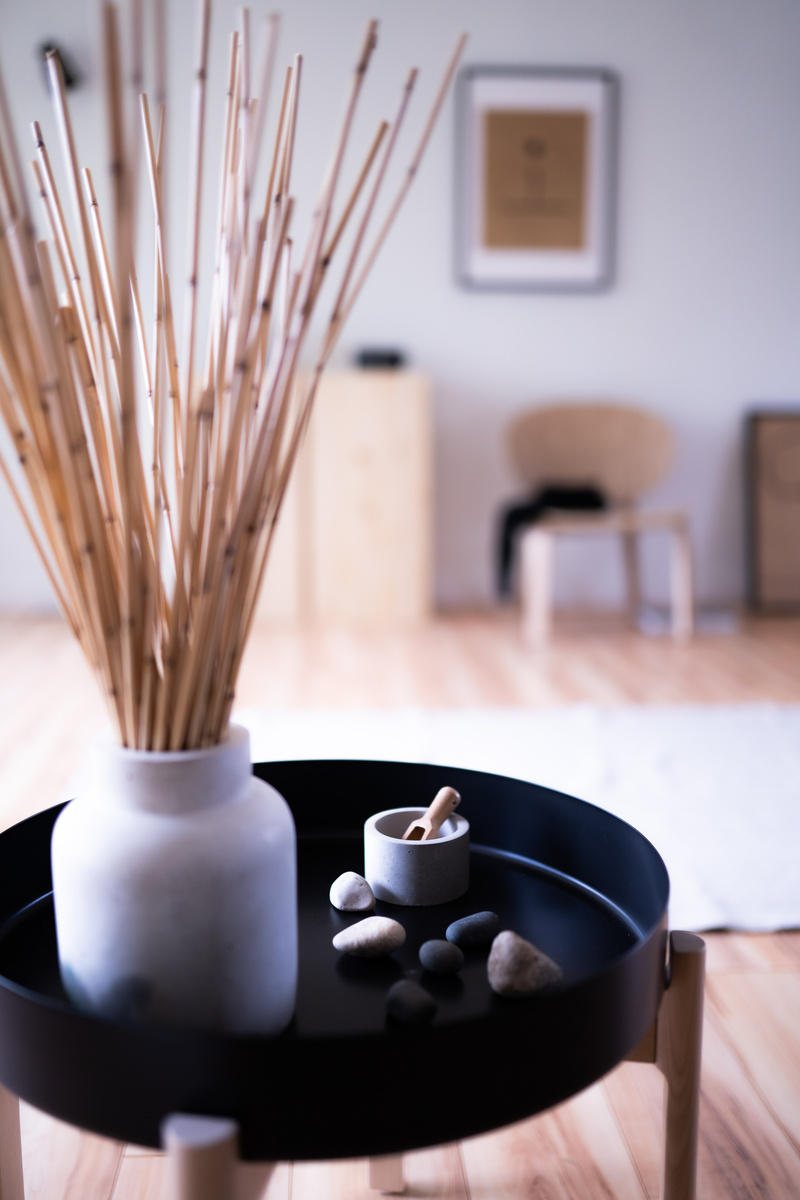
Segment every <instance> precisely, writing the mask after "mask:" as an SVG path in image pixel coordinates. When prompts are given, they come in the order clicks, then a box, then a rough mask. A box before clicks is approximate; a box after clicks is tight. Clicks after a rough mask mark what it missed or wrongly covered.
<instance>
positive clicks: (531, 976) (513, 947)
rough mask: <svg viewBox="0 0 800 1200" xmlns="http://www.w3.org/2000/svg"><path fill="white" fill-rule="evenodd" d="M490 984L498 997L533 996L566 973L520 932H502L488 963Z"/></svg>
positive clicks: (507, 930) (487, 969) (498, 936)
mask: <svg viewBox="0 0 800 1200" xmlns="http://www.w3.org/2000/svg"><path fill="white" fill-rule="evenodd" d="M486 971H487V974H488V976H489V986H490V987H491V989H492V991H493V992H497V994H498V996H529V995H531V993H532V992H538V991H539V990H540V989H541V988H544V987H547V986H548V985H549V984H551V983H556V982H557V981H558V980H559V979H560V978H561V975H562V971H561V967H559V966H558V964H557V963H554V962H553V960H552V958H548V957H547V955H546V954H544V953H543V952H542V951H541V950H539V949H538V948H537V947H536V946H534V945H533V943H532V942H526V941H525V938H521V937H520V936H519V934H516V933H512V931H511V930H510V929H504V930H503V932H502V933H498V935H497V937H496V938H495V939H494V941H493V942H492V948H491V950H490V951H489V960H488V962H487V964H486Z"/></svg>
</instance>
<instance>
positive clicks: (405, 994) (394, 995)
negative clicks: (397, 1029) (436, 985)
mask: <svg viewBox="0 0 800 1200" xmlns="http://www.w3.org/2000/svg"><path fill="white" fill-rule="evenodd" d="M386 1011H387V1012H388V1014H389V1016H390V1017H394V1019H395V1021H402V1023H403V1024H404V1025H425V1024H426V1023H427V1022H428V1021H431V1020H432V1019H433V1016H434V1014H435V1012H436V1001H435V1000H434V998H433V996H432V995H431V994H430V992H426V991H425V988H423V987H420V985H419V984H418V983H414V981H413V979H400V980H398V982H397V983H393V984H392V986H391V987H390V988H389V991H388V992H387V993H386Z"/></svg>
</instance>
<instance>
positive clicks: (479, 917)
mask: <svg viewBox="0 0 800 1200" xmlns="http://www.w3.org/2000/svg"><path fill="white" fill-rule="evenodd" d="M499 932H500V918H499V917H498V915H497V913H493V912H478V913H472V914H471V916H469V917H462V918H461V920H460V921H453V923H452V925H448V926H447V931H446V935H445V936H446V937H447V940H448V942H453V943H454V944H455V945H456V946H461V948H462V949H467V948H470V947H473V946H488V945H489V944H490V943H491V942H492V941H493V939H494V938H495V937H496V936H497V934H498V933H499Z"/></svg>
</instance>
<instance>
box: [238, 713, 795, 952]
mask: <svg viewBox="0 0 800 1200" xmlns="http://www.w3.org/2000/svg"><path fill="white" fill-rule="evenodd" d="M234 719H236V720H238V721H240V722H241V723H242V724H245V725H247V726H248V728H249V729H250V732H251V738H252V753H253V759H254V760H255V761H264V760H268V759H296V758H376V759H390V760H391V759H393V760H400V761H407V762H432V763H444V764H448V765H453V766H460V767H472V768H474V769H477V770H483V771H494V772H497V773H499V774H504V775H511V776H515V777H516V778H518V779H527V780H532V781H533V782H535V783H541V784H545V785H547V786H549V787H554V788H557V789H559V790H560V791H563V792H568V793H569V794H571V795H573V796H579V797H580V798H581V799H583V800H588V801H590V802H591V803H592V804H596V805H598V806H599V807H601V808H604V809H607V810H608V811H609V812H613V813H615V814H616V815H617V816H619V817H622V818H623V819H624V820H625V821H629V822H630V823H631V824H632V825H635V826H636V827H637V828H638V829H640V830H641V831H642V833H644V834H645V836H646V837H648V838H649V839H650V841H651V842H652V843H653V845H654V846H655V847H656V849H657V850H658V851H659V853H660V854H661V855H662V857H663V858H664V861H665V862H666V864H667V868H668V870H669V873H670V880H671V902H670V924H671V925H672V927H673V928H679V929H695V930H700V929H720V928H729V929H742V930H769V929H781V928H791V927H797V926H800V861H799V860H800V707H785V706H780V705H774V704H760V705H708V706H702V707H700V706H698V707H688V706H679V707H660V708H651V707H641V708H640V707H625V708H597V707H594V706H590V705H580V704H579V705H569V706H565V707H560V708H555V709H519V708H503V709H498V708H481V709H475V708H473V709H444V710H441V709H439V710H437V709H377V710H360V709H325V710H320V709H316V710H315V709H312V710H283V711H262V710H253V709H241V710H239V711H238V713H236V714H234Z"/></svg>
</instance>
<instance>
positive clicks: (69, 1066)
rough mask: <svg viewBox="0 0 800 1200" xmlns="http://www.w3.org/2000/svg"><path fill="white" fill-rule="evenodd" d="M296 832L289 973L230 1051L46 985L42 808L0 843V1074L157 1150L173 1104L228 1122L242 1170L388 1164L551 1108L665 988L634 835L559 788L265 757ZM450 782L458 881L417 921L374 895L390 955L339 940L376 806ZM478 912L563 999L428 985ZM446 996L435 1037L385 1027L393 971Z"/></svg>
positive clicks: (636, 1025)
mask: <svg viewBox="0 0 800 1200" xmlns="http://www.w3.org/2000/svg"><path fill="white" fill-rule="evenodd" d="M254 770H255V772H256V774H257V775H259V776H261V777H262V778H264V779H266V780H268V781H269V782H270V783H272V784H273V785H274V786H275V787H277V788H278V790H279V791H280V792H281V793H282V794H283V795H284V796H285V797H286V799H287V801H288V802H289V804H290V805H291V808H292V811H293V812H294V816H295V820H296V823H297V832H298V858H299V901H300V980H299V990H298V999H297V1009H296V1014H295V1018H294V1021H293V1023H292V1025H291V1026H290V1027H289V1029H287V1030H286V1032H285V1033H283V1034H281V1035H280V1036H279V1037H277V1038H265V1037H230V1036H222V1035H213V1034H207V1033H202V1032H198V1031H192V1030H178V1029H171V1028H166V1027H158V1026H153V1025H138V1024H125V1023H117V1022H112V1021H106V1020H100V1019H97V1018H94V1017H90V1016H87V1015H86V1014H84V1013H81V1012H79V1011H78V1010H77V1009H75V1008H73V1007H72V1005H71V1004H70V1003H69V1001H68V1000H67V999H66V997H65V995H64V993H63V991H62V988H61V984H60V981H59V976H58V965H57V958H56V943H55V928H54V922H53V908H52V894H51V886H52V885H51V878H50V854H49V847H50V833H51V830H52V826H53V822H54V821H55V818H56V816H57V814H58V812H59V811H60V810H59V809H58V808H53V809H50V810H48V811H47V812H43V813H40V814H39V815H37V816H35V817H31V818H30V819H29V820H27V821H23V822H22V823H20V824H19V825H16V826H14V827H13V828H11V829H9V830H7V831H6V832H5V833H3V834H2V835H0V1082H2V1083H3V1084H4V1085H5V1086H6V1087H7V1088H9V1089H10V1090H11V1091H13V1092H15V1093H16V1094H17V1095H19V1096H21V1097H22V1098H23V1099H25V1100H27V1101H28V1102H30V1103H31V1104H33V1105H35V1106H36V1107H37V1108H40V1109H42V1110H44V1111H45V1112H49V1113H52V1114H53V1115H54V1116H57V1117H60V1118H61V1119H63V1120H65V1121H68V1122H70V1123H72V1124H74V1125H78V1126H80V1127H82V1128H84V1129H89V1130H92V1131H94V1132H96V1133H99V1134H103V1135H105V1136H108V1137H112V1138H118V1139H120V1140H123V1141H129V1142H135V1143H138V1144H141V1145H148V1146H157V1145H158V1144H159V1122H160V1121H161V1119H162V1118H163V1117H164V1116H166V1115H167V1114H168V1113H171V1112H191V1113H199V1114H208V1115H214V1116H228V1117H233V1118H235V1119H236V1120H237V1121H238V1122H239V1125H240V1129H241V1149H242V1154H243V1157H244V1158H248V1159H256V1160H257V1159H262V1160H279V1159H283V1160H288V1159H324V1158H339V1157H354V1156H361V1155H376V1154H386V1153H390V1152H394V1151H400V1150H407V1149H411V1148H414V1147H419V1146H425V1145H432V1144H436V1143H442V1142H448V1141H453V1140H455V1139H457V1138H460V1137H466V1136H469V1135H472V1134H475V1133H479V1132H482V1131H485V1130H487V1129H492V1128H496V1127H498V1126H500V1125H504V1124H507V1123H509V1122H511V1121H515V1120H519V1119H521V1118H522V1117H525V1116H529V1115H531V1114H533V1113H536V1112H539V1111H541V1110H542V1109H544V1108H548V1107H550V1106H551V1105H553V1104H556V1103H558V1102H559V1101H561V1100H563V1099H565V1098H566V1097H568V1096H570V1095H573V1094H574V1093H575V1092H578V1091H580V1090H581V1089H582V1088H584V1087H586V1086H588V1085H589V1084H590V1083H592V1082H593V1081H594V1080H596V1079H598V1078H599V1077H600V1076H602V1075H604V1074H605V1073H606V1072H607V1071H609V1070H610V1069H611V1068H612V1067H613V1066H615V1065H616V1064H617V1063H618V1062H619V1061H621V1060H622V1059H623V1058H624V1057H625V1056H626V1054H628V1052H629V1051H630V1050H631V1049H632V1048H633V1047H634V1046H635V1045H636V1043H637V1042H638V1041H639V1040H640V1039H641V1038H642V1037H643V1036H644V1034H645V1033H646V1032H647V1030H648V1028H649V1027H650V1025H651V1023H652V1021H653V1019H654V1017H655V1015H656V1013H657V1011H658V1007H659V1004H660V1000H661V995H662V991H663V986H664V970H665V955H666V925H667V918H666V909H667V899H668V893H669V880H668V877H667V872H666V869H665V867H664V864H663V862H662V860H661V858H660V857H659V855H658V854H657V852H656V851H655V849H654V848H653V846H651V844H650V843H649V842H648V841H647V840H646V839H645V838H644V837H643V836H642V835H641V834H640V833H638V832H637V831H636V830H635V829H633V828H632V827H631V826H630V825H626V824H625V823H624V822H623V821H620V820H618V819H617V818H616V817H613V816H611V815H610V814H609V813H606V812H603V811H602V810H601V809H598V808H594V807H593V806H591V805H589V804H586V803H584V802H583V801H581V800H576V799H574V798H573V797H570V796H564V795H562V794H561V793H559V792H554V791H551V790H549V789H547V788H541V787H537V786H536V785H534V784H529V783H522V782H520V781H518V780H512V779H506V778H503V777H501V776H497V775H488V774H484V773H481V772H476V771H467V770H460V769H455V768H451V767H438V766H427V765H420V764H409V763H387V762H368V761H353V762H350V761H341V760H335V761H330V762H278V763H263V764H257V765H256V766H255V767H254ZM444 784H450V785H452V786H453V787H455V788H457V789H458V791H459V792H461V795H462V797H463V799H462V805H461V808H460V810H459V811H460V812H463V814H464V816H465V817H467V819H468V820H469V822H470V835H471V851H470V873H471V874H470V888H469V891H468V892H467V893H466V895H465V896H463V897H462V898H461V899H460V900H456V901H453V902H451V903H450V904H446V905H440V906H438V905H437V906H434V907H430V908H398V907H395V906H393V905H389V904H383V903H379V904H378V906H377V909H376V911H377V912H378V913H384V914H388V915H391V916H394V917H396V918H397V919H399V920H400V921H401V922H402V924H403V925H404V926H405V928H406V933H407V937H406V943H405V945H404V946H403V947H402V948H401V949H400V950H398V951H396V952H395V953H394V954H393V955H392V956H391V958H389V959H380V960H370V961H365V960H357V959H353V958H348V957H347V956H341V955H339V954H337V952H336V951H335V950H334V949H333V947H332V946H331V939H332V937H333V935H334V934H335V933H336V932H337V931H338V930H339V929H340V928H342V927H343V926H345V925H347V924H350V923H352V922H353V921H355V920H358V919H360V916H359V915H358V914H344V913H339V912H337V911H336V910H335V909H333V908H331V906H330V904H329V902H328V890H329V888H330V885H331V883H332V881H333V880H334V879H335V878H336V876H337V875H339V874H340V873H341V872H342V871H345V870H356V871H360V870H363V842H362V827H363V822H364V820H365V819H366V818H367V817H368V816H369V815H370V814H371V813H373V812H377V811H379V810H381V809H384V808H394V807H402V806H406V805H427V804H428V803H429V801H430V798H431V797H433V796H434V795H435V793H436V791H437V790H438V789H439V787H441V786H443V785H444ZM482 909H492V910H493V911H495V912H496V913H498V914H499V916H500V919H501V923H502V927H503V928H508V929H514V930H515V931H516V932H517V933H519V934H521V935H522V936H523V937H526V938H529V939H530V940H531V941H533V942H534V943H535V944H536V945H538V946H539V947H541V949H542V950H544V951H545V952H546V953H547V954H549V955H550V956H551V957H552V958H554V959H555V960H556V961H557V962H558V963H560V965H561V966H562V968H563V971H564V982H563V985H562V986H560V987H559V988H558V990H556V991H555V992H553V993H552V994H548V995H542V996H539V997H531V998H526V999H521V1000H520V999H516V1000H513V999H502V998H500V997H497V996H495V995H494V994H493V993H492V991H491V990H490V988H489V986H488V982H487V979H486V951H485V950H484V951H477V950H475V951H471V952H468V954H467V961H466V964H465V966H464V968H463V970H462V972H461V973H460V975H459V976H458V977H456V978H454V979H453V978H451V979H443V978H440V977H438V978H437V977H432V976H430V975H429V974H427V973H423V972H422V970H421V968H420V966H419V960H418V957H417V952H418V950H419V946H420V945H421V943H422V942H423V941H424V940H426V939H427V938H430V937H443V936H444V932H445V929H446V927H447V925H448V924H449V923H450V922H451V921H453V920H455V919H456V918H458V917H461V916H465V915H467V914H468V913H471V912H476V911H479V910H482ZM403 976H407V977H412V978H416V979H419V981H420V982H421V983H422V984H423V985H424V986H425V987H427V988H428V989H429V990H430V991H431V992H432V993H433V995H434V996H435V997H436V999H437V1001H438V1011H437V1013H436V1016H435V1018H434V1020H433V1022H432V1024H431V1025H430V1026H426V1027H424V1028H419V1027H415V1028H409V1027H404V1026H401V1025H398V1024H396V1023H395V1022H394V1021H392V1020H391V1019H390V1018H387V1016H386V1010H385V997H386V992H387V989H388V988H389V986H390V985H391V984H392V982H394V980H395V979H399V978H402V977H403Z"/></svg>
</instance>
